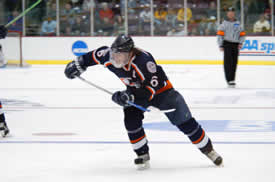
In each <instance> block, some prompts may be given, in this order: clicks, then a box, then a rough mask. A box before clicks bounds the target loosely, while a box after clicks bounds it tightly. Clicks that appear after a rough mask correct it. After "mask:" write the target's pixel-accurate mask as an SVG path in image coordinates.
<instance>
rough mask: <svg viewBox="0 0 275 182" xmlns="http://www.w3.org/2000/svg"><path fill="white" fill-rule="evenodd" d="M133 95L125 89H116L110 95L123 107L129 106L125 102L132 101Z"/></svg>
mask: <svg viewBox="0 0 275 182" xmlns="http://www.w3.org/2000/svg"><path fill="white" fill-rule="evenodd" d="M134 99H135V98H134V95H133V94H130V93H129V92H127V91H117V92H115V93H114V94H113V95H112V100H113V101H114V102H115V103H117V104H118V105H121V106H123V107H128V106H130V105H129V104H128V103H127V102H128V101H130V102H134Z"/></svg>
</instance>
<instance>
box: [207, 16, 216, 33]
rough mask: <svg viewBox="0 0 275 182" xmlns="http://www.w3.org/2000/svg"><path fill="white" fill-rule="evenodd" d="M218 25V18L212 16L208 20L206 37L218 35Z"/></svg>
mask: <svg viewBox="0 0 275 182" xmlns="http://www.w3.org/2000/svg"><path fill="white" fill-rule="evenodd" d="M217 27H218V24H217V22H216V17H215V16H211V17H210V19H209V20H208V24H207V29H206V31H205V34H206V35H216V32H217Z"/></svg>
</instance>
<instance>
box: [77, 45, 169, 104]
mask: <svg viewBox="0 0 275 182" xmlns="http://www.w3.org/2000/svg"><path fill="white" fill-rule="evenodd" d="M138 50H139V49H138ZM82 57H83V60H84V62H85V66H87V67H88V66H93V65H97V64H101V65H104V66H105V67H106V68H108V69H109V70H110V71H111V72H113V73H114V74H115V75H116V76H117V77H118V78H119V79H120V80H121V81H122V82H123V83H124V84H125V85H126V86H127V90H128V91H130V92H131V93H132V94H134V95H135V98H141V99H146V100H148V101H150V100H152V99H153V98H154V96H155V95H157V94H159V93H161V92H163V91H165V90H168V89H171V88H172V85H171V83H170V82H169V80H168V78H167V76H166V74H165V73H164V71H163V69H162V67H161V66H159V65H157V64H156V62H155V60H154V58H153V56H152V55H151V54H150V53H148V52H145V51H143V50H139V51H138V54H136V55H134V56H133V57H132V58H131V59H130V61H129V62H128V64H127V65H125V66H123V67H122V68H115V67H114V66H113V65H112V63H111V61H110V48H109V47H107V46H103V47H100V48H98V49H96V50H93V51H91V52H88V53H87V54H85V55H83V56H82Z"/></svg>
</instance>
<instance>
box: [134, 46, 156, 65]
mask: <svg viewBox="0 0 275 182" xmlns="http://www.w3.org/2000/svg"><path fill="white" fill-rule="evenodd" d="M135 49H136V50H135V55H136V61H135V62H136V63H137V64H140V65H144V64H146V63H147V62H154V63H155V59H154V58H153V56H152V55H151V53H149V52H147V51H145V50H143V49H140V48H135Z"/></svg>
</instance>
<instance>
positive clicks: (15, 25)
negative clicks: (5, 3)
mask: <svg viewBox="0 0 275 182" xmlns="http://www.w3.org/2000/svg"><path fill="white" fill-rule="evenodd" d="M18 15H19V12H18V11H17V10H14V11H13V12H12V15H11V16H10V17H9V20H8V22H10V21H12V20H13V19H14V18H16V17H17V16H18ZM22 26H23V20H22V18H20V19H19V20H17V21H16V22H14V23H13V24H11V25H10V26H9V28H8V29H9V31H16V32H19V33H22V30H23V28H22Z"/></svg>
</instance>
